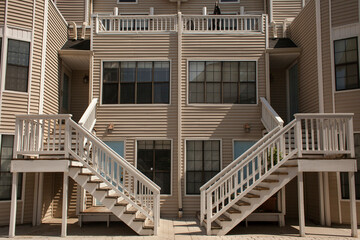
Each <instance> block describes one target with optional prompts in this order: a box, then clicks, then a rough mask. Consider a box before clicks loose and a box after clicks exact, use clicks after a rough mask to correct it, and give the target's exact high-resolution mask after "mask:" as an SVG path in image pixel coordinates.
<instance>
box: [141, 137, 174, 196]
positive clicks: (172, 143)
mask: <svg viewBox="0 0 360 240" xmlns="http://www.w3.org/2000/svg"><path fill="white" fill-rule="evenodd" d="M134 141H135V154H134V155H135V159H134V163H135V167H136V169H137V160H138V158H137V157H138V156H137V155H138V154H137V152H138V141H170V147H171V149H170V158H171V159H170V194H160V196H161V197H163V196H164V197H172V196H173V176H174V174H173V173H174V169H173V168H174V164H173V163H174V151H173V150H174V141H173V139H172V138H156V137H154V138H152V137H142V138H135V139H134Z"/></svg>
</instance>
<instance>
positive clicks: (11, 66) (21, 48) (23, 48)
mask: <svg viewBox="0 0 360 240" xmlns="http://www.w3.org/2000/svg"><path fill="white" fill-rule="evenodd" d="M29 57H30V43H29V42H24V41H19V40H13V39H9V41H8V52H7V67H6V80H5V89H6V90H12V91H19V92H27V89H28V77H29Z"/></svg>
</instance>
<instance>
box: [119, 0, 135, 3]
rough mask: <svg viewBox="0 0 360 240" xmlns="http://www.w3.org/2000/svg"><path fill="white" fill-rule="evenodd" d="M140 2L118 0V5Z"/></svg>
mask: <svg viewBox="0 0 360 240" xmlns="http://www.w3.org/2000/svg"><path fill="white" fill-rule="evenodd" d="M137 1H138V0H118V3H137Z"/></svg>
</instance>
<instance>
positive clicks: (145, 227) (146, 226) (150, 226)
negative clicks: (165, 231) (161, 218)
mask: <svg viewBox="0 0 360 240" xmlns="http://www.w3.org/2000/svg"><path fill="white" fill-rule="evenodd" d="M143 229H152V230H154V225H150V224H146V225H144V226H143Z"/></svg>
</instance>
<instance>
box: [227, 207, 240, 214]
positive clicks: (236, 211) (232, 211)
mask: <svg viewBox="0 0 360 240" xmlns="http://www.w3.org/2000/svg"><path fill="white" fill-rule="evenodd" d="M226 212H227V213H230V214H232V213H241V211H240V210H237V209H236V208H233V207H231V208H229V209H228V210H226Z"/></svg>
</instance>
